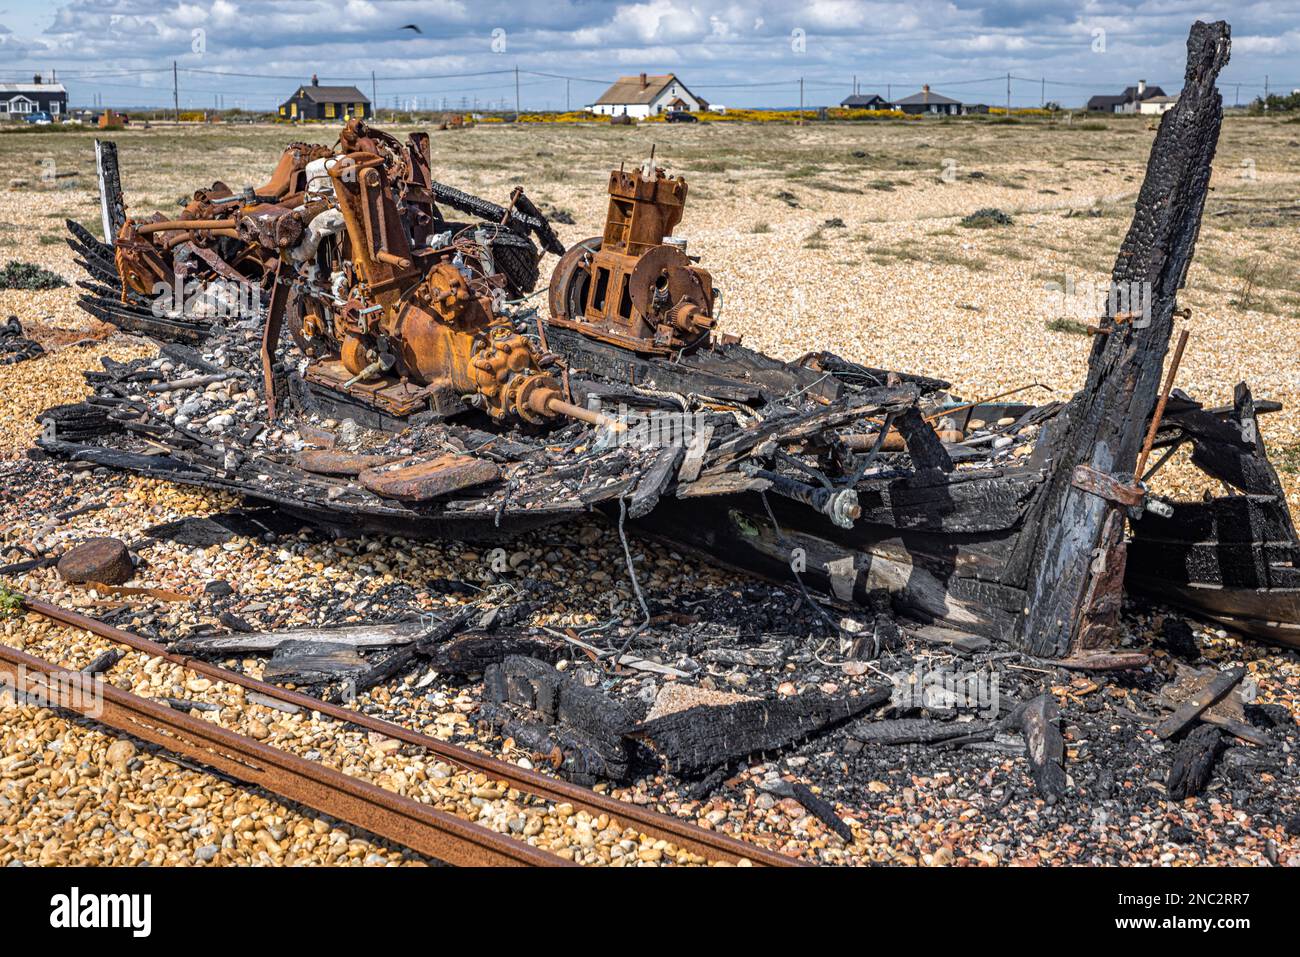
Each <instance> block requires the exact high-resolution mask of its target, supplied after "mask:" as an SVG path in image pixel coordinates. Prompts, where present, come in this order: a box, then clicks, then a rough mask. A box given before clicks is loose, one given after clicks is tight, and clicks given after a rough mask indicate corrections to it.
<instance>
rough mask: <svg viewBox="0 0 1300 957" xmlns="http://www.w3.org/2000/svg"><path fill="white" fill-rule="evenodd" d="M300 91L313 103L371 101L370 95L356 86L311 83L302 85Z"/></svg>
mask: <svg viewBox="0 0 1300 957" xmlns="http://www.w3.org/2000/svg"><path fill="white" fill-rule="evenodd" d="M298 93H301V94H302V95H303V96H305V97H306V98H307V99H309V100H311V101H312V102H313V103H369V102H370V97H368V96H366V95H365V94H364V93H362V92H361V91H360V90H358V89H357V88H356V87H355V86H314V85H312V84H310V83H309V84H306V85H305V86H300V87H299V88H298ZM295 95H296V94H295Z"/></svg>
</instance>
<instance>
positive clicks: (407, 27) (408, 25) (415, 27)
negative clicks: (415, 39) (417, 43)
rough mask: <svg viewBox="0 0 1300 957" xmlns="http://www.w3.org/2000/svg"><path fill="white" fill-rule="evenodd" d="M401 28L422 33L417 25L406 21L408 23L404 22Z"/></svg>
mask: <svg viewBox="0 0 1300 957" xmlns="http://www.w3.org/2000/svg"><path fill="white" fill-rule="evenodd" d="M401 29H403V30H414V31H415V32H416V33H423V32H424V31H423V30H421V29H420V28H419V27H417V26H416V25H415V24H414V23H408V24H406V25H405V26H403V27H401Z"/></svg>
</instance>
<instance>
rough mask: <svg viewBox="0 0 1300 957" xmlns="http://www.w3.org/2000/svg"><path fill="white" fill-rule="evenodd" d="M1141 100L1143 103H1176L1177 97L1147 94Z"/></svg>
mask: <svg viewBox="0 0 1300 957" xmlns="http://www.w3.org/2000/svg"><path fill="white" fill-rule="evenodd" d="M1142 102H1143V103H1177V102H1178V97H1176V96H1163V95H1161V96H1148V97H1144V98H1143V100H1142Z"/></svg>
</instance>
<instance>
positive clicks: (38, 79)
mask: <svg viewBox="0 0 1300 957" xmlns="http://www.w3.org/2000/svg"><path fill="white" fill-rule="evenodd" d="M642 76H645V74H644V73H643V74H642ZM32 82H33V83H40V82H41V75H40V74H39V73H37V74H36V75H35V76H33V77H32Z"/></svg>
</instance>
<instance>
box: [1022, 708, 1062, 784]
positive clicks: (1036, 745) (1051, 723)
mask: <svg viewBox="0 0 1300 957" xmlns="http://www.w3.org/2000/svg"><path fill="white" fill-rule="evenodd" d="M1059 720H1060V712H1059V710H1058V709H1057V706H1056V699H1055V698H1053V697H1052V696H1051V695H1041V696H1039V697H1037V698H1035V699H1034V700H1033V701H1030V702H1028V703H1027V704H1026V705H1025V708H1024V711H1023V712H1022V714H1021V717H1020V728H1021V731H1023V733H1024V736H1025V756H1026V757H1027V758H1028V759H1029V773H1030V774H1031V775H1032V776H1033V779H1034V783H1035V784H1036V785H1038V793H1039V794H1041V795H1042V796H1043V800H1044V801H1046V802H1047V803H1048V804H1055V803H1056V802H1057V801H1059V800H1060V799H1061V798H1062V797H1063V796H1064V795H1065V739H1064V738H1063V737H1062V736H1061V729H1060V728H1059V727H1057V723H1058V721H1059Z"/></svg>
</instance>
